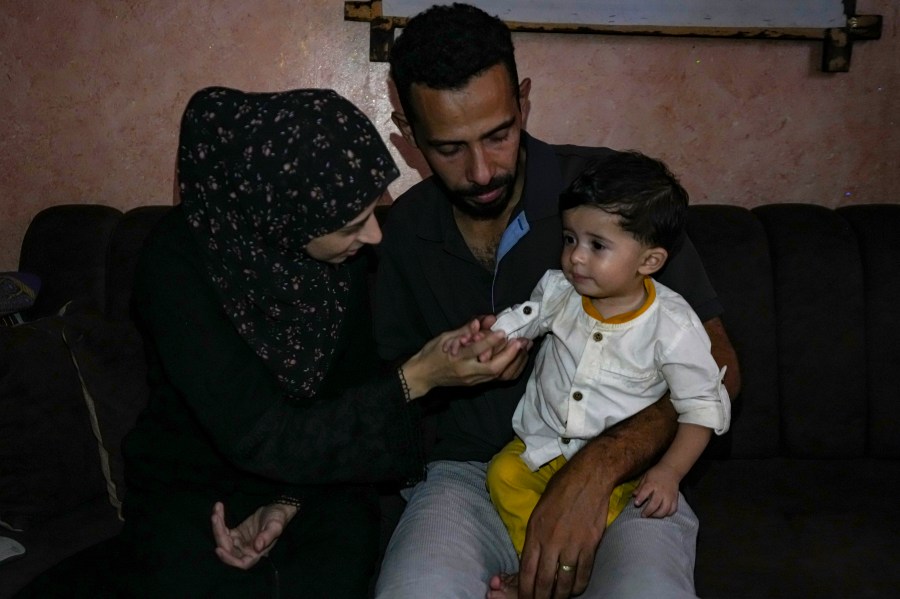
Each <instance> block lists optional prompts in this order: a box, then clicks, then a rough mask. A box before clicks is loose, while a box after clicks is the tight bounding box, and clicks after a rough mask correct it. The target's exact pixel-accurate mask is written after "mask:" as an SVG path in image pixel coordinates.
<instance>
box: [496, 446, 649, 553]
mask: <svg viewBox="0 0 900 599" xmlns="http://www.w3.org/2000/svg"><path fill="white" fill-rule="evenodd" d="M523 451H525V443H524V442H523V441H522V440H521V439H519V438H518V437H516V438H515V439H513V440H512V441H510V442H509V443H508V444H507V445H506V447H504V448H503V449H501V450H500V451H499V453H497V455H495V456H494V459H493V460H491V463H490V464H489V465H488V469H487V479H486V482H487V488H488V492H489V493H490V495H491V501H493V502H494V506H495V507H496V508H497V511H498V512H499V514H500V518H501V519H502V520H503V523H504V524H505V525H506V529H507V530H508V531H509V536H510V538H511V539H512V542H513V546H514V547H515V548H516V553H517V554H518V555H519V556H521V555H522V547H523V546H524V545H525V527H526V526H527V525H528V519H529V518H530V517H531V512H532V511H534V507H535V506H536V505H537V502H538V500H539V499H540V498H541V495H542V494H543V492H544V489H546V488H547V483H548V482H549V481H550V479H551V478H552V477H553V475H554V474H556V472H557V470H559V469H560V468H562V467H563V465H565V463H566V458H565V456H559V457H558V458H555V459H553V460H551V461H549V462H547V463H546V464H544V465H543V466H541V467H540V468H539V469H538V470H537V471H536V472H532V471H531V469H530V468H529V467H528V466H527V465H526V464H525V462H524V461H522V458H521V457H520V456H521V455H522V452H523ZM638 482H639V479H635V480H632V481H628V482H626V483H622V484H621V485H619V486H618V487H616V488H615V489H613V492H612V495H611V496H610V498H609V512H608V513H607V515H606V525H607V526H609V525H610V524H612V521H613V520H615V519H616V516H618V515H619V514H621V513H622V510H624V509H625V506H626V505H628V501H629V500H630V499H631V495H632V493H633V492H634V489H635V487H637V484H638Z"/></svg>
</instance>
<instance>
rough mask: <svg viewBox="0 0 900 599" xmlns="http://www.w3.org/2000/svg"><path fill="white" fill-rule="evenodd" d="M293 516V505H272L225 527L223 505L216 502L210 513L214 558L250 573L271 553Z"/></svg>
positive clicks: (294, 512) (295, 511) (294, 511)
mask: <svg viewBox="0 0 900 599" xmlns="http://www.w3.org/2000/svg"><path fill="white" fill-rule="evenodd" d="M296 513H297V508H296V507H295V506H293V505H286V504H283V503H271V504H269V505H265V506H263V507H261V508H259V509H258V510H256V511H255V512H253V513H252V514H251V515H250V516H248V517H247V519H246V520H244V521H243V522H241V523H240V524H238V525H237V526H236V527H235V528H228V527H227V526H226V525H225V506H224V505H222V502H220V501H218V502H216V504H215V506H213V513H212V529H213V537H214V538H215V540H216V555H218V556H219V559H220V560H222V561H223V562H224V563H226V564H228V565H229V566H233V567H235V568H240V569H241V570H249V569H250V568H252V567H253V566H255V565H256V562H258V561H259V560H260V558H262V557H263V556H265V555H266V554H267V553H269V551H271V549H272V547H274V546H275V542H276V541H277V540H278V537H280V536H281V533H282V531H284V527H285V526H287V525H288V523H289V522H290V521H291V519H292V518H293V517H294V515H295V514H296Z"/></svg>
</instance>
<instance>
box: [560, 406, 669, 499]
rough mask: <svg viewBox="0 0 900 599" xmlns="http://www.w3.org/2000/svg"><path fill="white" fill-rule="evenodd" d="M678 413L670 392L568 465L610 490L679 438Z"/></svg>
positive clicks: (581, 452) (636, 473)
mask: <svg viewBox="0 0 900 599" xmlns="http://www.w3.org/2000/svg"><path fill="white" fill-rule="evenodd" d="M677 418H678V416H677V414H676V412H675V408H674V407H673V406H672V402H671V400H670V399H669V395H668V393H667V394H666V395H664V396H663V397H662V398H661V399H659V400H658V401H657V402H656V403H655V404H653V405H651V406H649V407H647V408H644V409H643V410H641V411H640V412H638V413H637V414H635V415H634V416H632V417H631V418H628V419H626V420H623V421H622V422H619V423H618V424H616V425H615V426H613V427H610V428H609V429H607V430H606V431H604V432H603V434H601V435H600V436H598V437H596V438H594V439H593V440H591V441H590V442H589V443H588V444H587V445H585V446H584V447H583V448H582V449H581V450H580V451H579V452H578V453H577V454H575V455H574V456H572V459H571V460H570V461H569V464H568V465H567V467H568V468H572V469H577V470H580V471H581V472H582V473H583V474H585V475H587V476H590V477H592V478H594V477H597V478H595V483H596V484H598V485H601V486H602V487H604V488H605V490H606V491H608V492H610V493H611V492H612V490H613V489H614V488H615V487H616V486H617V485H619V484H621V483H623V482H625V481H628V480H631V479H632V478H635V477H636V476H638V475H640V474H641V473H643V472H644V471H645V470H646V469H647V468H649V467H650V466H651V465H652V464H653V463H655V462H656V460H657V459H658V458H659V456H660V455H662V454H663V452H665V450H666V448H668V447H669V444H670V443H671V442H672V439H673V438H674V437H675V432H676V430H677V428H678V422H677Z"/></svg>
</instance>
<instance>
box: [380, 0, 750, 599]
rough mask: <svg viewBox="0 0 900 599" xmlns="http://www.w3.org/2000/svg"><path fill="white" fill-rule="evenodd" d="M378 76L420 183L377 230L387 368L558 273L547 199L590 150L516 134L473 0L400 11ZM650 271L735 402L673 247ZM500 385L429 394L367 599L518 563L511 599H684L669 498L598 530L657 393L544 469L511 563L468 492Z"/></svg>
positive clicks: (518, 103)
mask: <svg viewBox="0 0 900 599" xmlns="http://www.w3.org/2000/svg"><path fill="white" fill-rule="evenodd" d="M391 76H392V79H393V81H394V83H395V85H396V86H397V91H398V97H399V98H400V103H401V106H402V108H403V112H402V113H395V114H394V115H393V119H394V122H395V124H396V125H397V126H398V128H399V129H400V131H401V133H402V134H403V135H404V137H405V138H406V139H407V140H408V141H409V142H410V143H412V144H414V145H415V146H416V147H418V149H419V150H421V152H422V154H423V155H424V157H425V159H426V161H427V162H428V164H429V166H430V167H431V169H432V172H433V173H434V175H433V176H432V177H430V178H428V179H427V180H425V181H423V182H421V183H419V184H418V185H416V186H414V187H413V188H412V189H410V190H409V191H408V192H406V193H405V194H403V196H401V197H400V198H399V199H398V200H397V202H396V203H395V205H394V206H393V207H392V208H391V211H390V214H389V216H388V221H387V223H386V227H385V235H384V242H383V244H382V252H381V253H382V255H381V261H380V267H379V275H378V282H377V288H376V307H375V310H376V314H375V321H376V337H377V339H378V343H379V351H380V352H381V354H382V357H384V358H386V359H390V360H396V359H400V358H405V357H407V356H409V355H411V354H413V353H414V352H415V351H417V350H418V348H419V347H421V346H422V345H423V343H425V342H426V341H427V340H428V339H431V338H433V337H434V336H435V335H436V334H438V333H440V332H443V331H445V330H449V329H451V328H455V327H458V326H460V325H461V324H463V323H465V322H466V321H467V320H470V319H471V318H472V317H473V316H475V315H483V314H493V313H496V312H498V311H500V310H502V309H503V308H505V307H507V306H509V305H511V304H514V303H518V302H521V301H524V300H526V299H527V298H528V296H529V293H530V291H531V289H532V288H533V287H534V285H535V283H537V281H538V279H539V278H540V276H541V275H542V274H543V273H544V272H545V271H546V270H547V269H549V268H555V267H556V266H557V265H558V263H559V255H560V248H561V229H560V221H559V215H558V210H557V196H558V194H559V192H560V191H562V190H563V189H564V188H565V186H566V185H567V184H568V183H569V181H571V180H572V179H573V178H574V176H575V175H577V174H578V172H579V171H580V170H581V169H582V167H583V166H584V165H585V164H586V162H587V161H588V160H589V159H590V158H591V157H592V156H597V155H600V154H603V153H604V152H608V150H605V149H603V148H578V147H574V146H558V147H553V146H549V145H547V144H544V143H542V142H540V141H538V140H536V139H534V138H532V137H530V136H528V135H527V134H526V133H525V131H524V124H525V120H526V117H527V106H528V94H529V91H530V86H531V82H530V80H528V79H523V80H522V81H521V82H519V79H518V74H517V71H516V64H515V56H514V53H513V47H512V41H511V36H510V33H509V30H508V28H507V27H506V26H505V25H504V24H503V23H502V21H500V20H498V19H496V18H494V17H491V16H490V15H487V14H486V13H484V12H483V11H481V10H479V9H476V8H474V7H471V6H467V5H460V4H454V5H453V6H437V7H432V8H431V9H429V10H427V11H424V12H423V13H421V14H419V15H417V16H416V17H414V18H413V19H411V20H410V21H409V23H408V25H407V27H406V28H405V29H404V30H403V32H402V34H401V35H400V37H399V38H398V39H397V40H396V42H395V44H394V47H393V49H392V52H391ZM517 82H518V83H517ZM659 278H660V280H661V281H663V282H664V283H665V284H666V285H668V286H670V287H672V288H673V289H675V290H676V291H678V292H680V293H681V294H682V295H684V296H685V297H686V298H687V299H688V301H689V302H690V303H691V305H692V307H693V308H694V310H695V311H696V312H697V313H698V314H699V315H700V317H701V319H702V320H704V326H705V327H706V329H707V331H708V332H709V334H710V338H711V339H712V343H713V355H714V356H715V357H716V360H717V362H718V363H719V364H720V365H725V366H727V367H728V377H727V379H726V386H727V387H728V391H729V394H730V395H731V396H732V397H734V396H736V395H737V391H738V384H739V378H738V369H737V359H736V356H735V354H734V351H733V349H732V347H731V345H730V342H729V341H728V337H727V335H726V334H725V331H724V329H723V327H722V324H721V321H720V320H719V318H718V315H719V314H720V313H721V310H722V309H721V305H720V304H719V302H718V299H717V298H716V296H715V292H714V291H713V290H712V288H711V286H710V284H709V281H708V279H707V278H706V274H705V272H704V271H703V267H702V264H700V261H699V258H698V256H697V254H696V250H695V249H694V247H693V245H691V243H690V240H688V239H685V240H684V241H683V245H682V247H681V249H680V250H679V251H678V252H676V253H675V255H674V256H673V257H672V259H671V261H670V264H669V265H668V266H667V267H666V269H665V272H664V273H663V274H662V275H660V277H659ZM490 322H491V321H490V319H488V320H487V321H485V324H486V325H489V324H490ZM528 368H530V363H529V365H528ZM511 369H513V367H512V366H511ZM526 374H527V372H526ZM502 378H508V377H501V381H500V382H495V383H489V384H485V385H480V386H477V387H469V388H452V389H442V390H438V391H436V392H433V393H432V394H431V395H432V396H433V399H432V402H433V411H434V419H433V422H434V433H435V434H434V436H435V443H434V446H433V447H432V448H431V450H430V453H429V462H430V463H429V468H428V477H427V479H426V480H425V481H423V482H420V483H419V484H418V485H416V486H415V487H414V488H412V489H409V490H407V492H406V493H405V497H406V498H407V500H408V504H407V506H406V509H405V511H404V513H403V516H402V517H401V520H400V522H399V524H398V526H397V528H396V530H395V533H394V536H393V538H392V539H391V542H390V545H389V546H388V549H387V553H386V555H385V558H384V562H383V565H382V571H381V575H380V577H379V581H378V585H377V593H378V596H379V597H383V598H385V599H398V598H404V597H410V598H413V597H448V598H460V597H480V596H484V595H485V593H486V592H487V590H488V581H489V580H490V578H491V576H492V575H493V574H495V573H497V572H498V571H516V570H520V587H519V594H520V597H528V598H530V597H539V598H545V597H558V598H564V597H569V596H570V595H572V594H578V593H581V592H585V596H589V597H693V596H694V586H693V556H694V545H695V540H696V531H697V519H696V516H694V514H693V512H692V511H691V510H690V507H689V506H688V505H687V504H686V502H685V501H684V499H683V497H682V498H680V507H679V510H678V513H677V514H676V515H675V516H673V517H671V518H666V519H642V518H641V516H640V513H639V510H637V509H636V508H634V506H629V508H627V509H626V510H625V512H624V513H623V514H622V515H621V516H620V517H619V519H618V520H617V521H616V522H615V523H613V525H612V526H611V527H610V529H609V530H608V531H605V530H604V529H605V519H606V513H607V504H608V500H609V497H610V494H611V493H612V491H613V489H614V488H615V487H616V486H617V485H619V484H621V483H623V482H625V481H628V480H630V479H633V478H634V477H636V476H638V475H639V474H640V473H641V472H643V470H645V469H646V468H647V467H648V466H649V465H651V464H652V463H653V462H654V458H655V457H657V456H658V455H659V454H660V453H661V452H662V451H664V450H665V448H666V447H667V445H668V443H669V442H670V441H671V438H672V435H673V434H674V430H675V414H674V410H673V408H672V406H671V402H670V401H669V400H668V398H667V397H664V398H662V399H661V400H660V401H659V402H657V403H656V404H655V405H654V406H651V407H650V408H647V409H645V410H644V411H643V412H641V413H639V414H637V415H636V416H634V417H633V418H631V419H629V420H627V421H625V422H624V423H622V424H621V425H620V426H617V427H615V428H613V429H611V430H610V431H607V432H606V433H604V434H603V435H601V436H600V437H598V438H596V439H594V440H593V441H591V442H590V443H588V445H587V446H586V447H585V448H584V449H582V450H581V451H580V452H579V453H578V454H577V455H576V456H574V457H573V459H572V460H571V461H569V462H568V464H567V465H566V466H565V467H564V468H563V469H561V470H560V472H559V473H558V474H557V476H556V477H555V478H554V479H553V481H552V482H551V484H550V485H549V486H548V487H547V490H546V492H545V494H544V496H543V497H542V499H541V501H540V503H539V504H538V506H537V508H536V509H535V510H534V512H533V515H532V517H531V519H530V521H529V524H528V530H527V536H526V540H525V546H524V549H523V553H522V557H521V564H519V563H517V558H516V554H515V551H514V550H513V548H512V544H511V543H510V541H509V538H508V536H507V533H506V530H505V528H504V527H503V525H502V523H501V521H500V519H499V517H498V516H497V514H496V512H495V511H494V508H493V507H492V505H491V503H490V499H489V497H488V495H487V492H486V491H485V489H484V471H485V467H486V464H487V462H488V461H489V460H490V459H491V457H492V456H493V454H494V453H495V452H496V451H497V450H499V449H500V448H501V447H502V446H503V445H504V444H505V443H506V442H507V441H509V440H510V438H511V436H512V429H511V416H512V413H513V410H514V408H515V405H516V403H517V401H518V400H519V397H520V396H521V395H522V392H523V390H524V386H525V380H526V378H527V377H526V376H524V375H523V376H521V377H519V378H518V379H517V380H516V381H514V382H506V381H503V380H502ZM601 540H602V543H601ZM685 548H687V549H685ZM492 584H495V583H493V582H492Z"/></svg>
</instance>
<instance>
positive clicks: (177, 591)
mask: <svg viewBox="0 0 900 599" xmlns="http://www.w3.org/2000/svg"><path fill="white" fill-rule="evenodd" d="M397 176H398V171H397V168H396V166H395V165H394V162H393V160H392V159H391V157H390V154H389V153H388V151H387V148H386V147H385V146H384V143H383V142H382V140H381V139H380V137H379V135H378V133H377V131H376V130H375V128H374V127H373V125H372V124H371V123H370V122H369V120H368V119H367V118H366V117H365V116H364V115H363V114H362V113H361V112H360V111H359V110H357V109H356V108H355V107H354V106H353V105H352V104H351V103H350V102H348V101H347V100H346V99H344V98H342V97H341V96H339V95H338V94H336V93H334V92H333V91H329V90H294V91H290V92H283V93H271V94H269V93H266V94H263V93H244V92H240V91H237V90H231V89H225V88H210V89H205V90H201V91H200V92H198V93H197V94H195V95H194V97H193V98H192V99H191V100H190V102H189V104H188V106H187V108H186V110H185V113H184V116H183V119H182V125H181V134H180V140H179V149H178V183H179V193H180V197H181V204H180V205H179V206H177V207H175V208H174V209H173V210H172V211H171V212H170V213H169V214H168V215H167V216H166V217H165V218H164V219H163V221H162V222H161V223H160V225H159V226H158V227H157V229H156V230H155V231H154V233H153V234H152V235H151V237H150V239H149V240H148V242H147V244H146V246H145V248H144V251H143V254H142V257H141V260H140V263H139V266H138V271H137V274H136V282H135V291H134V298H135V307H136V309H137V313H138V316H139V320H140V322H141V323H142V325H143V326H144V327H145V332H146V335H147V338H148V339H149V345H150V351H149V354H150V357H149V359H150V373H151V374H150V376H151V384H152V386H153V393H152V396H151V400H150V404H149V406H148V408H147V410H146V411H145V413H144V414H143V415H142V416H141V418H140V419H139V421H138V423H137V425H136V427H135V429H134V430H133V431H132V432H131V433H130V434H129V436H128V437H127V438H126V440H125V443H124V450H123V451H124V454H125V459H126V477H127V483H128V495H127V497H126V499H125V505H124V515H125V529H124V531H123V535H122V542H123V546H124V550H123V554H122V555H123V557H124V558H125V560H124V563H125V564H127V565H126V566H125V567H123V569H122V574H123V576H121V577H120V578H121V581H122V582H121V587H122V588H121V590H122V592H123V593H124V594H127V595H129V596H131V595H134V596H147V597H201V596H202V597H205V596H210V597H232V596H233V597H257V596H261V597H271V596H274V595H273V592H275V593H280V595H279V596H283V597H363V596H365V594H366V589H367V586H368V581H369V578H370V576H371V574H372V565H373V563H374V560H375V558H376V552H377V538H378V511H377V502H376V495H375V492H374V490H373V488H372V486H371V483H373V482H375V481H380V480H386V479H400V478H409V477H415V476H416V475H417V474H418V473H420V472H421V471H422V468H423V462H422V456H421V453H422V452H421V448H420V446H419V440H418V437H417V432H416V431H417V417H418V409H417V407H416V405H415V402H414V401H413V400H415V399H416V398H418V397H421V396H422V395H424V394H425V393H427V392H428V391H429V390H430V389H431V388H432V387H434V386H437V385H448V384H449V385H458V384H474V383H477V382H482V381H485V380H489V379H491V378H495V377H497V376H498V375H500V376H504V377H505V376H508V373H510V372H511V371H514V370H516V365H517V364H518V363H519V362H521V361H522V355H524V352H520V351H519V350H520V349H521V347H522V346H521V345H519V344H516V343H510V344H508V345H507V346H506V348H505V349H504V350H503V351H502V352H500V353H499V356H498V358H497V359H495V360H492V361H491V362H490V363H486V364H481V363H479V361H478V360H477V353H480V352H481V351H485V350H486V349H488V348H491V347H494V346H497V347H500V346H501V345H502V344H503V343H505V342H504V340H503V339H502V337H501V336H498V335H493V336H491V337H489V339H488V340H487V341H486V342H485V343H484V344H482V345H481V346H479V347H475V348H474V349H473V350H472V351H471V352H469V353H468V354H467V355H465V356H462V357H459V358H455V357H451V356H448V355H447V354H445V353H444V352H442V351H441V342H442V339H443V338H444V337H445V336H441V337H438V338H437V339H435V340H432V341H431V342H429V343H428V344H427V345H426V346H425V347H424V348H423V349H422V350H421V351H420V352H419V353H418V354H416V355H415V356H413V357H412V358H410V360H408V361H407V362H406V363H404V364H402V365H401V366H400V367H399V368H393V369H379V367H378V366H379V365H378V363H377V360H376V353H375V345H374V340H373V338H372V334H371V324H370V320H369V318H370V315H369V306H368V287H367V266H368V260H367V258H368V256H367V252H366V251H364V249H365V246H366V245H367V244H374V243H377V242H378V241H379V240H380V239H381V231H380V229H379V228H378V224H377V222H376V220H375V217H374V215H373V211H374V208H375V205H376V203H377V201H378V199H379V198H380V197H381V196H382V194H384V193H385V191H386V189H387V186H388V184H389V183H390V182H391V181H392V180H393V179H395V178H396V177H397ZM472 326H473V327H474V326H476V325H472ZM456 333H458V331H457V332H456ZM450 334H452V333H450ZM501 373H503V374H501ZM216 502H224V504H225V505H227V506H228V510H229V516H231V517H234V519H235V521H238V522H241V521H243V524H241V525H240V526H239V527H237V528H236V529H235V530H233V531H228V530H227V529H226V528H225V523H224V512H223V508H222V505H221V504H217V505H216V516H215V517H214V518H217V519H218V520H215V519H214V523H217V525H218V529H217V533H216V535H217V536H221V535H225V536H226V537H227V538H228V539H229V543H230V545H229V547H228V548H229V550H230V551H226V552H222V551H221V550H220V556H218V557H217V555H216V553H214V551H213V548H214V547H215V544H216V543H215V541H214V539H213V534H212V532H211V530H210V527H209V513H210V509H211V507H212V506H213V504H214V503H216ZM260 506H266V507H263V508H260ZM288 522H290V525H289V526H288V525H287V524H288ZM260 532H264V533H265V534H264V535H262V536H259V533H260ZM242 533H246V535H245V536H247V538H248V539H250V542H251V543H253V542H256V543H258V545H257V546H255V547H254V546H252V545H247V544H245V545H242V544H241V542H240V541H241V539H242V538H243V537H242ZM229 535H230V536H229ZM276 538H277V543H275V542H274V540H275V539H276ZM221 544H223V541H222V540H221V539H220V545H221ZM241 547H243V549H244V551H243V552H241V551H240V549H241ZM263 554H267V559H265V560H261V561H262V563H259V564H256V562H257V561H258V560H259V558H260V557H261V556H262V555H263ZM223 555H224V556H226V557H230V558H232V561H230V562H229V560H228V559H221V558H222V556H223ZM235 556H240V557H235ZM223 562H226V563H230V564H231V565H237V566H241V567H239V568H233V567H230V565H226V563H223ZM253 564H256V566H255V567H249V566H252V565H253Z"/></svg>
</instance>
